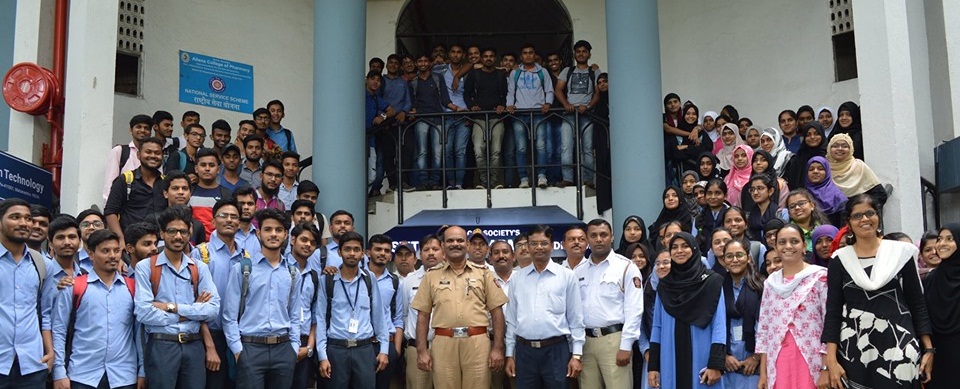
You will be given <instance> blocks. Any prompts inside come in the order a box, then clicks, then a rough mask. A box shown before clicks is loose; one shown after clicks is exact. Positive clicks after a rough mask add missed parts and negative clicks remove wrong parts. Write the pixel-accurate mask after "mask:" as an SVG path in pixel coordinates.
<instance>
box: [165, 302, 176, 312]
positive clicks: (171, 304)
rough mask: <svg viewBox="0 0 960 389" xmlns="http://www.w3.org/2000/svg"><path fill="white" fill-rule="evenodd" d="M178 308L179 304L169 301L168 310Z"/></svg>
mask: <svg viewBox="0 0 960 389" xmlns="http://www.w3.org/2000/svg"><path fill="white" fill-rule="evenodd" d="M176 309H177V304H174V303H167V312H173V311H174V310H176Z"/></svg>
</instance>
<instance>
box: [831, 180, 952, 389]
mask: <svg viewBox="0 0 960 389" xmlns="http://www.w3.org/2000/svg"><path fill="white" fill-rule="evenodd" d="M846 214H847V215H850V216H849V218H848V219H847V226H849V227H850V231H851V232H852V235H851V236H848V237H847V240H848V243H850V245H849V246H847V247H844V248H842V249H839V250H837V251H836V252H835V253H834V256H833V259H832V260H830V263H829V265H828V267H827V280H828V281H827V284H828V287H827V315H826V318H825V320H824V325H823V335H822V337H821V340H822V341H823V342H824V343H826V344H827V353H826V354H825V355H824V364H825V365H826V366H827V369H828V371H829V374H830V385H831V386H833V387H837V388H839V387H841V386H840V385H841V382H842V379H845V380H846V382H843V386H847V387H852V388H875V389H884V388H911V387H912V388H919V387H920V383H921V382H922V383H927V381H928V380H929V379H930V374H931V369H932V368H933V366H932V364H933V363H934V360H933V359H934V353H935V352H936V350H935V349H933V342H932V341H931V339H930V334H931V327H930V316H929V315H928V314H927V305H926V304H925V301H924V297H923V288H922V287H921V286H920V276H919V275H917V265H916V261H915V259H914V258H916V256H917V254H918V253H919V251H918V250H917V246H914V245H913V244H910V243H905V242H901V241H895V240H886V239H882V238H881V236H882V235H881V232H880V226H881V225H882V224H881V221H880V205H879V204H878V203H877V202H876V200H874V199H873V198H872V197H870V196H868V195H858V196H855V197H853V198H851V199H850V201H848V202H847V206H846ZM939 309H941V307H939V306H938V307H937V310H939ZM941 363H945V364H948V365H950V364H953V365H954V368H953V369H956V361H955V360H949V359H945V360H943V362H941ZM921 372H922V373H923V375H921ZM951 384H952V385H956V382H952V383H951Z"/></svg>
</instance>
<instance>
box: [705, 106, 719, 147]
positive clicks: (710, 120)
mask: <svg viewBox="0 0 960 389" xmlns="http://www.w3.org/2000/svg"><path fill="white" fill-rule="evenodd" d="M700 124H701V125H702V128H703V132H704V134H706V135H707V136H709V137H710V141H711V142H714V143H716V142H717V139H720V132H719V131H717V113H716V112H713V111H707V112H704V113H703V118H702V120H701V121H700Z"/></svg>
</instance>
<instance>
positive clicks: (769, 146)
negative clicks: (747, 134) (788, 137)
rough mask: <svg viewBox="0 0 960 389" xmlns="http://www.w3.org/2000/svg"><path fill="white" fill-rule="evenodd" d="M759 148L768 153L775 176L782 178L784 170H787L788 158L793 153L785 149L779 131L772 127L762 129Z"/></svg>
mask: <svg viewBox="0 0 960 389" xmlns="http://www.w3.org/2000/svg"><path fill="white" fill-rule="evenodd" d="M760 148H761V149H763V150H764V151H766V152H768V153H770V156H771V157H773V169H774V170H775V171H776V172H777V176H782V175H783V171H784V169H786V168H787V162H788V161H790V157H793V153H791V152H790V151H789V150H787V147H786V146H785V145H784V144H783V137H782V136H781V135H780V130H778V129H776V128H773V127H767V128H765V129H763V132H761V133H760Z"/></svg>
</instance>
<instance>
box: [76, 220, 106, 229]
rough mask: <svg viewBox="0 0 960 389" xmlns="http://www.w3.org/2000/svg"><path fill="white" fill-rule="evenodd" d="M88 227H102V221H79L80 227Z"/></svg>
mask: <svg viewBox="0 0 960 389" xmlns="http://www.w3.org/2000/svg"><path fill="white" fill-rule="evenodd" d="M90 227H94V228H103V222H101V221H95V222H80V228H90Z"/></svg>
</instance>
